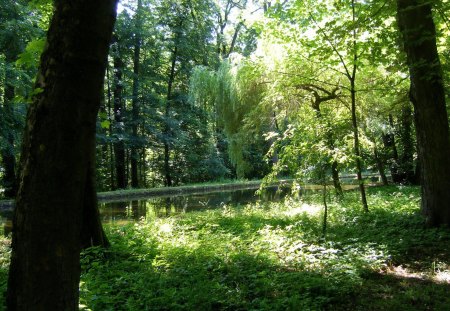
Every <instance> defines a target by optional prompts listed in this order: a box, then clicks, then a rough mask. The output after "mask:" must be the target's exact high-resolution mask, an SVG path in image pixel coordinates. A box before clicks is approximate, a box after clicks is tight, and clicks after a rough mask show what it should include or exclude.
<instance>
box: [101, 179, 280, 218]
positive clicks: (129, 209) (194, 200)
mask: <svg viewBox="0 0 450 311" xmlns="http://www.w3.org/2000/svg"><path fill="white" fill-rule="evenodd" d="M255 192H256V189H245V190H231V191H220V192H210V193H204V194H193V195H180V196H164V197H151V198H146V199H139V200H133V201H121V202H110V203H101V204H100V215H101V218H102V221H103V222H104V223H108V222H113V223H116V222H124V221H125V222H128V221H138V220H140V219H142V218H144V219H146V218H155V217H168V216H172V215H176V214H180V213H187V212H192V211H201V210H206V209H215V208H222V207H223V206H225V205H245V204H247V203H252V202H256V201H262V202H268V201H279V200H281V199H283V198H284V197H285V196H286V194H287V193H288V191H287V190H286V189H284V190H283V189H282V190H280V191H277V189H275V188H273V189H268V190H267V191H265V192H264V193H263V194H261V195H257V194H256V193H255Z"/></svg>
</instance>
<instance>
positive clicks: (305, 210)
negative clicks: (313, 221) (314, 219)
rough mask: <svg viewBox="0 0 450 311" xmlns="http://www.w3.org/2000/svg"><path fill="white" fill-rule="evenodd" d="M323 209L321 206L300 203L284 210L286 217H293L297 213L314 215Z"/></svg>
mask: <svg viewBox="0 0 450 311" xmlns="http://www.w3.org/2000/svg"><path fill="white" fill-rule="evenodd" d="M322 210H323V206H320V205H314V204H308V203H302V204H301V205H300V206H299V207H294V208H291V209H289V210H287V211H286V212H285V215H286V216H288V217H294V216H297V215H302V214H307V215H310V216H316V215H318V214H319V213H320V212H321V211H322Z"/></svg>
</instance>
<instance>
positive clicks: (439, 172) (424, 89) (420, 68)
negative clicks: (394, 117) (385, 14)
mask: <svg viewBox="0 0 450 311" xmlns="http://www.w3.org/2000/svg"><path fill="white" fill-rule="evenodd" d="M397 18H398V24H399V27H400V32H401V34H402V35H403V44H404V50H405V52H406V56H407V63H408V67H409V72H410V79H411V91H410V97H411V101H412V102H413V104H414V114H415V122H416V134H417V146H418V148H417V149H418V154H419V158H420V163H421V185H422V204H421V208H422V212H423V214H424V215H425V216H426V219H427V223H428V224H429V225H432V226H438V225H441V224H450V191H449V189H450V177H449V176H450V161H449V159H450V138H449V126H448V118H447V110H446V104H445V93H444V86H443V78H442V71H441V65H440V62H439V56H438V52H437V48H436V30H435V26H434V23H433V16H432V12H431V4H430V2H427V1H423V0H397Z"/></svg>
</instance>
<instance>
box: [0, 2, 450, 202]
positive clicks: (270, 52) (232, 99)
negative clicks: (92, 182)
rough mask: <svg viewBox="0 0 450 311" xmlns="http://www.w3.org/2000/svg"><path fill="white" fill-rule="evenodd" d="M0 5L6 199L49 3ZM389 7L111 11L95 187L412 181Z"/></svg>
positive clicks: (411, 132)
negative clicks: (354, 177)
mask: <svg viewBox="0 0 450 311" xmlns="http://www.w3.org/2000/svg"><path fill="white" fill-rule="evenodd" d="M0 5H1V10H0V12H1V13H0V29H1V30H0V42H1V44H0V46H1V51H0V64H1V65H0V68H1V74H0V84H1V88H0V89H1V93H0V109H1V113H0V118H1V120H0V149H1V157H0V160H1V162H0V163H1V170H0V174H1V179H2V186H3V188H4V189H5V191H4V193H3V195H4V196H6V197H11V196H13V194H14V193H15V188H16V182H15V177H14V176H16V173H17V172H16V171H17V164H16V163H17V161H18V158H19V156H20V143H21V135H22V131H23V130H22V129H23V127H24V122H25V121H24V120H25V116H26V110H27V105H28V103H29V102H30V101H31V99H32V97H33V95H35V93H36V92H39V89H36V90H34V91H32V89H33V88H32V87H33V80H34V77H35V75H36V71H37V65H38V63H39V55H40V53H41V52H42V49H43V47H44V44H45V33H46V29H47V27H48V24H49V20H50V17H51V13H52V5H51V2H50V1H6V0H5V1H2V2H1V3H0ZM395 9H396V8H395V6H394V4H393V3H392V1H314V2H313V1H283V2H279V1H274V2H270V1H253V2H251V1H245V0H240V1H233V0H220V1H209V0H186V1H185V0H181V1H172V0H168V1H159V0H151V1H149V0H138V1H122V2H121V3H120V5H119V8H118V19H117V22H116V25H115V30H114V34H113V42H112V43H111V46H110V52H109V57H108V68H107V71H106V76H105V78H106V79H105V86H104V97H103V101H102V105H101V110H100V113H99V115H98V124H97V188H98V190H99V191H105V190H114V189H120V188H128V187H133V188H137V187H155V186H162V185H165V186H174V185H182V184H188V183H196V182H205V181H217V180H224V179H235V178H240V179H242V178H245V179H258V178H263V177H265V176H266V177H267V178H269V179H270V178H276V177H280V176H283V177H284V176H286V177H296V178H299V179H303V180H305V179H306V180H311V181H322V180H330V181H333V182H334V186H335V188H336V191H337V192H338V193H339V192H340V185H339V174H342V173H343V172H344V173H355V172H356V171H375V172H378V173H379V174H380V175H381V179H382V181H383V182H384V183H387V182H388V177H386V174H387V175H390V176H391V177H392V179H393V181H394V182H402V183H417V182H418V174H419V172H418V167H419V166H418V165H417V163H418V158H417V152H416V141H415V126H414V122H413V120H414V117H413V107H412V105H411V103H410V101H409V76H408V68H407V67H406V64H405V56H404V55H403V53H402V52H401V51H402V48H401V40H400V36H399V32H398V30H397V26H396V18H395V16H396V13H395ZM448 9H449V4H448V3H447V1H442V2H440V3H439V4H437V5H435V6H434V15H433V17H434V20H435V23H436V28H437V38H438V40H437V43H438V50H439V53H440V59H441V62H442V65H443V68H444V79H445V85H446V86H447V85H448V82H449V79H448V78H449V77H448V72H449V70H448V66H449V58H450V54H449V53H448V46H449V44H450V43H449V34H450V28H449V27H450V26H449V21H448V18H447V15H448ZM448 89H449V88H448V87H446V90H448ZM447 92H448V91H447ZM33 93H34V94H33ZM352 95H355V96H354V98H353V96H352ZM447 95H448V94H447ZM447 109H448V105H447ZM355 146H356V147H355Z"/></svg>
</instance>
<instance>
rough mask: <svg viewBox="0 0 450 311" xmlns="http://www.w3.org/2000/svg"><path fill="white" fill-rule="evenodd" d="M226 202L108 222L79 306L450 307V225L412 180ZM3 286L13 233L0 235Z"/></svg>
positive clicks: (90, 259)
mask: <svg viewBox="0 0 450 311" xmlns="http://www.w3.org/2000/svg"><path fill="white" fill-rule="evenodd" d="M358 198H359V196H358V193H357V192H348V193H346V195H345V198H344V199H342V200H335V199H334V198H331V197H330V198H329V202H328V205H329V214H328V226H327V234H326V237H323V232H322V228H323V223H322V220H323V207H322V205H321V203H320V202H321V199H322V198H321V196H320V194H311V195H308V196H306V197H302V198H301V200H299V199H287V200H286V201H285V202H282V203H264V204H258V203H256V204H251V205H246V206H224V207H223V208H221V209H217V210H210V211H202V212H191V213H186V214H180V215H176V216H171V217H167V218H153V219H146V220H142V221H141V222H138V223H128V224H110V225H107V226H106V231H107V233H108V236H109V238H110V241H111V244H112V246H111V248H109V249H107V250H104V249H100V248H91V249H88V250H86V251H84V252H83V254H82V256H81V263H82V275H81V283H80V296H81V298H80V309H82V310H396V311H397V310H450V229H449V228H435V229H429V228H426V227H425V226H424V221H423V218H422V217H421V216H420V215H419V213H418V209H419V201H420V199H419V189H418V188H416V187H396V186H391V187H373V188H369V189H368V202H369V208H370V212H369V213H363V212H362V211H361V206H360V203H359V199H358ZM0 245H1V249H0V267H1V268H0V286H1V288H0V289H1V290H5V287H6V276H7V268H8V262H9V259H8V256H9V240H8V239H6V238H5V239H3V240H2V241H1V244H0Z"/></svg>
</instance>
